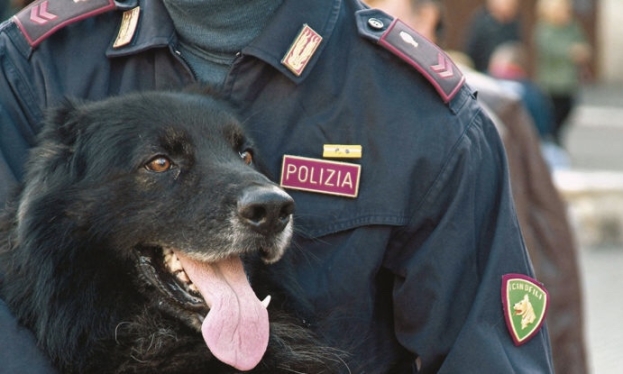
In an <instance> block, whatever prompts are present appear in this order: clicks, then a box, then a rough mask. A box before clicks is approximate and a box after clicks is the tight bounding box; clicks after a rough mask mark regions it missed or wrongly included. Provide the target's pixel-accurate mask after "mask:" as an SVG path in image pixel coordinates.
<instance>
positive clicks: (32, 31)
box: [14, 0, 116, 47]
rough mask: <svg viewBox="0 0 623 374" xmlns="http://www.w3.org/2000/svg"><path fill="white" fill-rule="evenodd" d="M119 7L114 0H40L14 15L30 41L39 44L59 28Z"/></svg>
mask: <svg viewBox="0 0 623 374" xmlns="http://www.w3.org/2000/svg"><path fill="white" fill-rule="evenodd" d="M115 8H116V5H115V1H114V0H37V1H35V2H33V3H31V4H30V5H28V6H27V7H25V8H24V9H22V10H21V11H20V12H19V13H17V14H16V15H15V16H14V20H15V23H16V24H17V26H18V27H19V28H20V30H21V31H22V33H23V34H24V36H25V38H26V40H27V41H28V44H30V46H31V47H36V46H37V45H38V44H39V43H41V42H42V41H43V40H45V38H47V37H48V36H50V35H52V34H53V33H54V32H56V31H57V30H59V29H61V28H63V27H65V26H67V25H69V24H71V23H74V22H78V21H80V20H83V19H85V18H89V17H93V16H95V15H98V14H100V13H104V12H107V11H110V10H113V9H115Z"/></svg>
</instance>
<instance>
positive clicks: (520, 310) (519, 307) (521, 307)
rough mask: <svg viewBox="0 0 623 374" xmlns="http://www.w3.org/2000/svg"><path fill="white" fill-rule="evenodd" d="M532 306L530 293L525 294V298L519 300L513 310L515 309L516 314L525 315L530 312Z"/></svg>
mask: <svg viewBox="0 0 623 374" xmlns="http://www.w3.org/2000/svg"><path fill="white" fill-rule="evenodd" d="M530 307H531V304H530V299H529V298H528V295H524V298H523V299H521V301H518V302H516V303H515V305H513V310H514V311H515V314H516V315H518V316H523V315H524V314H526V313H528V311H529V309H530Z"/></svg>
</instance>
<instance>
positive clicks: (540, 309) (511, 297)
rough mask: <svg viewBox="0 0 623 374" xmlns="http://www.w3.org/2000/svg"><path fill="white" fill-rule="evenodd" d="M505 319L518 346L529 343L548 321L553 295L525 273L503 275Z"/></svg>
mask: <svg viewBox="0 0 623 374" xmlns="http://www.w3.org/2000/svg"><path fill="white" fill-rule="evenodd" d="M502 304H503V306H504V319H505V320H506V327H508V331H509V332H510V335H511V337H512V338H513V341H514V342H515V345H516V346H520V345H522V344H524V343H526V342H528V341H529V340H530V339H531V338H532V337H533V336H534V335H536V334H537V333H538V332H539V329H540V328H541V326H542V325H543V322H544V321H545V315H546V314H547V308H548V307H549V294H548V293H547V290H546V289H545V288H544V287H543V284H541V283H540V282H538V281H537V280H535V279H532V278H530V277H528V276H526V275H523V274H506V275H504V276H503V277H502Z"/></svg>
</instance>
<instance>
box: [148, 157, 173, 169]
mask: <svg viewBox="0 0 623 374" xmlns="http://www.w3.org/2000/svg"><path fill="white" fill-rule="evenodd" d="M171 166H173V163H172V162H171V160H169V159H168V158H166V157H164V156H156V157H154V158H152V159H151V161H149V162H148V163H147V164H145V169H147V170H149V171H153V172H155V173H164V172H165V171H167V170H169V169H171Z"/></svg>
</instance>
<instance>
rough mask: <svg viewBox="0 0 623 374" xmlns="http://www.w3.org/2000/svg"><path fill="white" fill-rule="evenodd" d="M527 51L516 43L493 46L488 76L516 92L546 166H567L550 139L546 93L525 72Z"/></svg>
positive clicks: (562, 153)
mask: <svg viewBox="0 0 623 374" xmlns="http://www.w3.org/2000/svg"><path fill="white" fill-rule="evenodd" d="M528 58H529V57H528V52H527V49H526V47H525V46H524V45H523V44H522V43H520V42H508V43H504V44H502V45H500V46H499V47H497V48H496V49H495V51H494V52H493V55H492V56H491V60H490V61H489V75H491V76H492V77H493V78H496V79H498V80H499V83H500V84H501V85H502V86H504V88H506V89H508V90H510V91H511V92H513V93H515V94H517V95H518V96H519V97H520V98H521V101H522V103H523V105H524V106H525V107H526V110H527V111H528V113H529V114H530V117H531V118H532V120H533V122H534V126H535V128H536V130H537V132H538V134H539V139H540V142H541V150H542V151H543V156H544V157H545V160H546V161H547V163H548V164H549V166H550V169H552V170H553V169H567V168H569V167H570V165H571V162H570V159H569V155H568V153H567V152H566V151H565V150H564V149H563V148H562V147H560V146H559V145H558V144H556V142H555V141H554V113H553V106H552V102H551V100H550V98H549V96H548V95H546V94H545V93H544V92H543V90H541V88H540V87H539V86H538V85H537V84H536V83H535V82H534V81H533V80H532V79H531V78H530V77H529V75H528Z"/></svg>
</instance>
